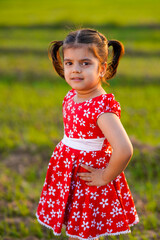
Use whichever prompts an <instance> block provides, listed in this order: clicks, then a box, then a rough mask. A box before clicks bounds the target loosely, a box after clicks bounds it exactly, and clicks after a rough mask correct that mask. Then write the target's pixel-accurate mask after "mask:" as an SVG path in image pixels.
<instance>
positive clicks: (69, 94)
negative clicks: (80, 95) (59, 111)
mask: <svg viewBox="0 0 160 240" xmlns="http://www.w3.org/2000/svg"><path fill="white" fill-rule="evenodd" d="M75 94H76V92H75V90H74V89H73V88H72V89H71V90H70V91H68V93H67V94H66V96H65V97H64V99H63V102H62V105H63V106H64V104H65V102H66V101H68V100H69V99H70V98H71V97H73V96H74V95H75Z"/></svg>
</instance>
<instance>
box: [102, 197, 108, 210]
mask: <svg viewBox="0 0 160 240" xmlns="http://www.w3.org/2000/svg"><path fill="white" fill-rule="evenodd" d="M100 204H102V207H103V208H105V206H107V205H108V199H104V198H103V199H102V201H101V202H100Z"/></svg>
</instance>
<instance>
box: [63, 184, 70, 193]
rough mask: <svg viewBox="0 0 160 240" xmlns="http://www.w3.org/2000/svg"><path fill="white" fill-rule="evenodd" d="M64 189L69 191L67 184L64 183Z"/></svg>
mask: <svg viewBox="0 0 160 240" xmlns="http://www.w3.org/2000/svg"><path fill="white" fill-rule="evenodd" d="M64 190H65V192H69V186H68V185H67V184H65V186H64Z"/></svg>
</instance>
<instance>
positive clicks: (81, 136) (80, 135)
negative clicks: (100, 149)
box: [78, 131, 86, 139]
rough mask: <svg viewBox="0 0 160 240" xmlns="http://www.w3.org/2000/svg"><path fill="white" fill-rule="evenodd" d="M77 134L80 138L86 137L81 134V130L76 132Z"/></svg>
mask: <svg viewBox="0 0 160 240" xmlns="http://www.w3.org/2000/svg"><path fill="white" fill-rule="evenodd" d="M78 136H79V137H80V138H82V139H84V138H85V137H86V135H85V134H83V133H82V132H81V131H80V132H79V133H78Z"/></svg>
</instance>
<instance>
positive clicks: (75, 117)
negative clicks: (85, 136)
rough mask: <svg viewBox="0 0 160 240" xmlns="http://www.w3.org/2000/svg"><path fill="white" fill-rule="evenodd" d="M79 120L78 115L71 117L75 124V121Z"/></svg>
mask: <svg viewBox="0 0 160 240" xmlns="http://www.w3.org/2000/svg"><path fill="white" fill-rule="evenodd" d="M78 120H79V118H78V115H77V114H76V115H73V122H74V123H76V124H77V121H78Z"/></svg>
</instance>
